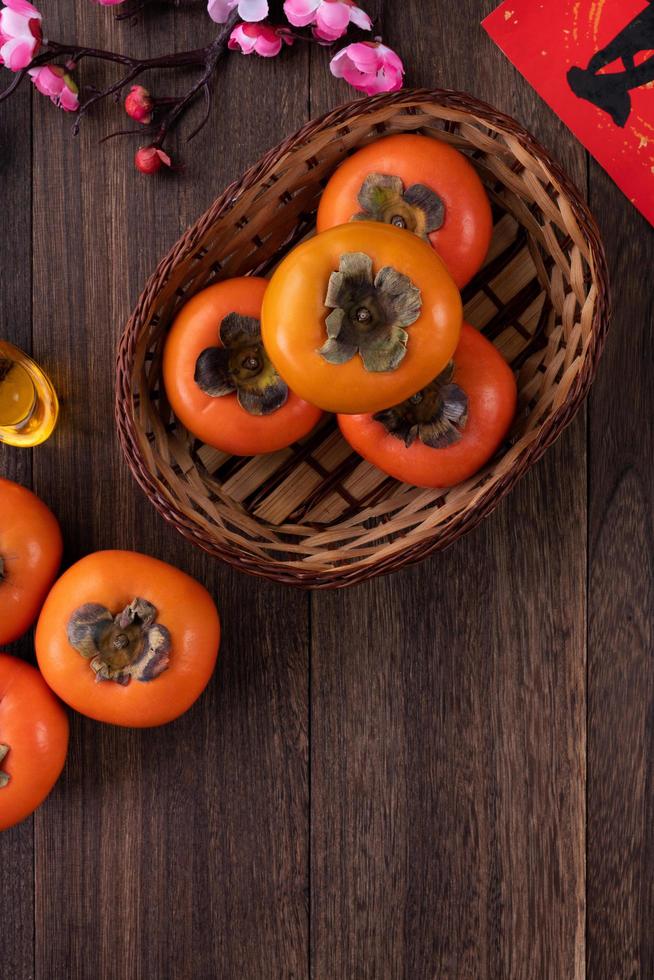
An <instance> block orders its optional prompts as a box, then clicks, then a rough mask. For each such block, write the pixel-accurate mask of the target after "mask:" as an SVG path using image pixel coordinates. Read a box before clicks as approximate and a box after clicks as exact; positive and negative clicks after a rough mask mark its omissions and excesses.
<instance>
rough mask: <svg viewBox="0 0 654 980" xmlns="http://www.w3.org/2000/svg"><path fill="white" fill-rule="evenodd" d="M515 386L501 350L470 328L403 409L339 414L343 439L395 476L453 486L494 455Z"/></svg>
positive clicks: (422, 484) (508, 422)
mask: <svg viewBox="0 0 654 980" xmlns="http://www.w3.org/2000/svg"><path fill="white" fill-rule="evenodd" d="M516 397H517V390H516V382H515V378H514V376H513V372H512V371H511V368H510V367H509V366H508V364H507V363H506V361H505V360H504V358H503V357H502V355H501V354H500V353H499V351H498V350H497V349H496V348H495V347H494V346H493V345H492V344H491V343H490V341H488V340H486V338H485V337H483V336H482V335H481V334H480V333H479V332H478V331H477V330H475V329H474V327H471V326H469V325H468V324H467V323H464V325H463V330H462V331H461V339H460V341H459V345H458V347H457V349H456V351H455V352H454V358H453V363H452V365H451V366H448V368H447V369H446V371H445V372H443V374H441V375H440V376H439V377H437V378H435V379H434V381H433V382H432V383H431V384H430V385H428V386H427V387H425V388H424V389H423V390H422V391H419V392H417V393H416V394H415V395H414V396H413V397H412V398H409V399H407V401H405V402H403V403H402V404H401V405H396V406H394V408H392V409H390V410H388V411H385V412H379V413H377V414H376V415H339V417H338V424H339V426H340V429H341V432H342V433H343V436H344V438H345V439H346V440H347V442H349V444H350V445H351V446H352V448H353V449H355V450H356V451H357V452H358V453H359V455H361V456H363V457H364V459H367V460H368V462H370V463H372V464H373V465H374V466H377V467H378V468H379V469H380V470H383V471H384V472H385V473H388V474H389V476H393V477H395V479H397V480H401V481H402V482H403V483H411V484H414V485H415V486H419V487H450V486H454V485H455V484H456V483H461V482H462V481H463V480H467V479H468V477H470V476H473V474H474V473H476V472H477V470H479V469H481V467H482V466H483V465H484V463H486V462H488V460H489V459H490V458H491V457H492V456H493V455H494V453H495V452H496V451H497V449H498V448H499V447H500V445H501V443H502V440H503V439H504V438H505V436H506V434H507V432H508V431H509V427H510V425H511V422H512V420H513V417H514V415H515V410H516Z"/></svg>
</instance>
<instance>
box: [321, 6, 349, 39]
mask: <svg viewBox="0 0 654 980" xmlns="http://www.w3.org/2000/svg"><path fill="white" fill-rule="evenodd" d="M349 24H350V10H349V7H348V6H347V4H345V3H321V4H320V6H319V7H318V10H317V11H316V26H317V27H318V28H319V29H320V30H321V31H323V30H324V31H329V32H330V33H333V32H334V31H338V37H341V35H342V34H344V33H345V31H346V30H347V29H348V27H349Z"/></svg>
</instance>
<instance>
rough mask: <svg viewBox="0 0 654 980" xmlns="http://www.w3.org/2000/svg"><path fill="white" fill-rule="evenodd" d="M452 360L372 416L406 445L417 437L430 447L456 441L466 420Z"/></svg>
mask: <svg viewBox="0 0 654 980" xmlns="http://www.w3.org/2000/svg"><path fill="white" fill-rule="evenodd" d="M453 377H454V361H450V363H449V364H448V365H447V367H446V368H445V369H444V370H443V371H442V372H441V373H440V374H439V375H438V377H436V378H434V380H433V381H430V383H429V384H428V385H427V386H426V387H425V388H423V389H422V390H421V391H418V392H416V394H415V395H412V396H411V398H407V399H406V401H403V402H402V403H401V404H400V405H395V406H394V407H393V408H387V409H385V411H383V412H377V413H376V414H375V415H374V416H373V418H374V419H375V421H377V422H381V424H382V425H383V426H384V427H385V428H386V429H387V430H388V432H390V434H391V435H393V436H396V437H397V438H398V439H402V441H403V442H404V445H405V446H406V447H407V448H408V447H409V446H412V445H413V443H414V442H415V441H416V439H419V440H420V441H421V442H423V443H424V444H425V445H426V446H429V447H430V448H431V449H445V448H446V447H447V446H453V445H455V443H457V442H459V440H460V439H461V437H462V435H463V431H464V429H465V427H466V423H467V421H468V396H467V395H466V393H465V391H464V390H463V388H460V387H459V385H457V384H454V383H453V382H452V378H453Z"/></svg>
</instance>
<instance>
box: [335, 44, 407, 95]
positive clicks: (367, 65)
mask: <svg viewBox="0 0 654 980" xmlns="http://www.w3.org/2000/svg"><path fill="white" fill-rule="evenodd" d="M329 67H330V69H331V73H332V75H335V76H336V78H344V79H345V81H346V82H349V83H350V85H353V86H354V88H356V89H358V90H359V92H365V93H366V95H377V93H378V92H397V91H398V89H401V88H402V76H403V75H404V65H403V64H402V61H401V60H400V58H399V57H398V56H397V55H396V54H395V52H394V51H392V50H391V48H388V47H386V45H385V44H382V43H381V42H380V41H360V42H357V43H356V44H348V46H347V47H346V48H343V49H342V50H341V51H339V52H338V54H337V55H334V57H333V58H332V60H331V62H330V64H329Z"/></svg>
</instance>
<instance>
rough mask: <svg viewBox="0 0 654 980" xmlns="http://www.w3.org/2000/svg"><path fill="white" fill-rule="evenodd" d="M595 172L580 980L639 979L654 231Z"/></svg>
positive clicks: (649, 675)
mask: <svg viewBox="0 0 654 980" xmlns="http://www.w3.org/2000/svg"><path fill="white" fill-rule="evenodd" d="M591 176H592V181H591V189H592V190H591V203H592V205H593V207H594V209H595V211H596V213H597V216H598V219H599V221H600V224H601V225H602V227H603V230H604V233H605V241H606V243H607V247H608V252H609V260H610V263H611V267H612V270H613V289H614V310H615V313H614V319H613V326H612V333H611V336H610V339H609V343H608V346H607V350H606V354H605V356H604V361H603V363H602V365H601V368H600V373H599V377H598V379H597V383H596V386H595V388H594V389H593V394H592V399H591V406H590V480H591V487H592V491H593V492H592V496H591V509H590V600H589V638H588V639H589V645H588V945H589V957H588V975H589V977H591V978H604V977H633V978H643V980H644V978H649V977H652V976H654V937H653V934H652V915H653V912H654V884H653V883H654V661H653V659H652V652H653V649H654V637H653V633H652V613H653V611H654V532H653V525H654V521H653V518H654V511H653V506H652V502H653V501H654V469H653V467H652V445H654V426H653V424H652V418H653V415H654V389H653V387H652V365H653V363H654V339H653V338H654V305H653V298H652V280H651V276H649V275H645V276H644V275H643V272H644V270H645V269H651V268H652V267H653V265H654V231H653V230H652V228H651V227H650V226H649V225H648V224H647V223H646V222H645V220H644V219H643V218H642V217H640V216H639V215H638V214H637V212H636V211H635V209H633V208H630V207H626V202H625V200H624V198H623V197H622V195H621V193H620V192H619V191H618V189H617V188H616V187H615V186H614V185H613V184H612V183H611V181H610V180H609V178H608V177H607V176H606V175H605V174H604V173H603V172H602V171H601V170H600V168H599V167H597V166H596V165H593V168H592V173H591ZM618 216H619V218H618ZM625 386H626V387H625ZM625 390H626V391H628V392H629V395H628V403H627V404H626V405H625V409H624V411H616V395H617V393H618V392H620V391H625Z"/></svg>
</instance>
